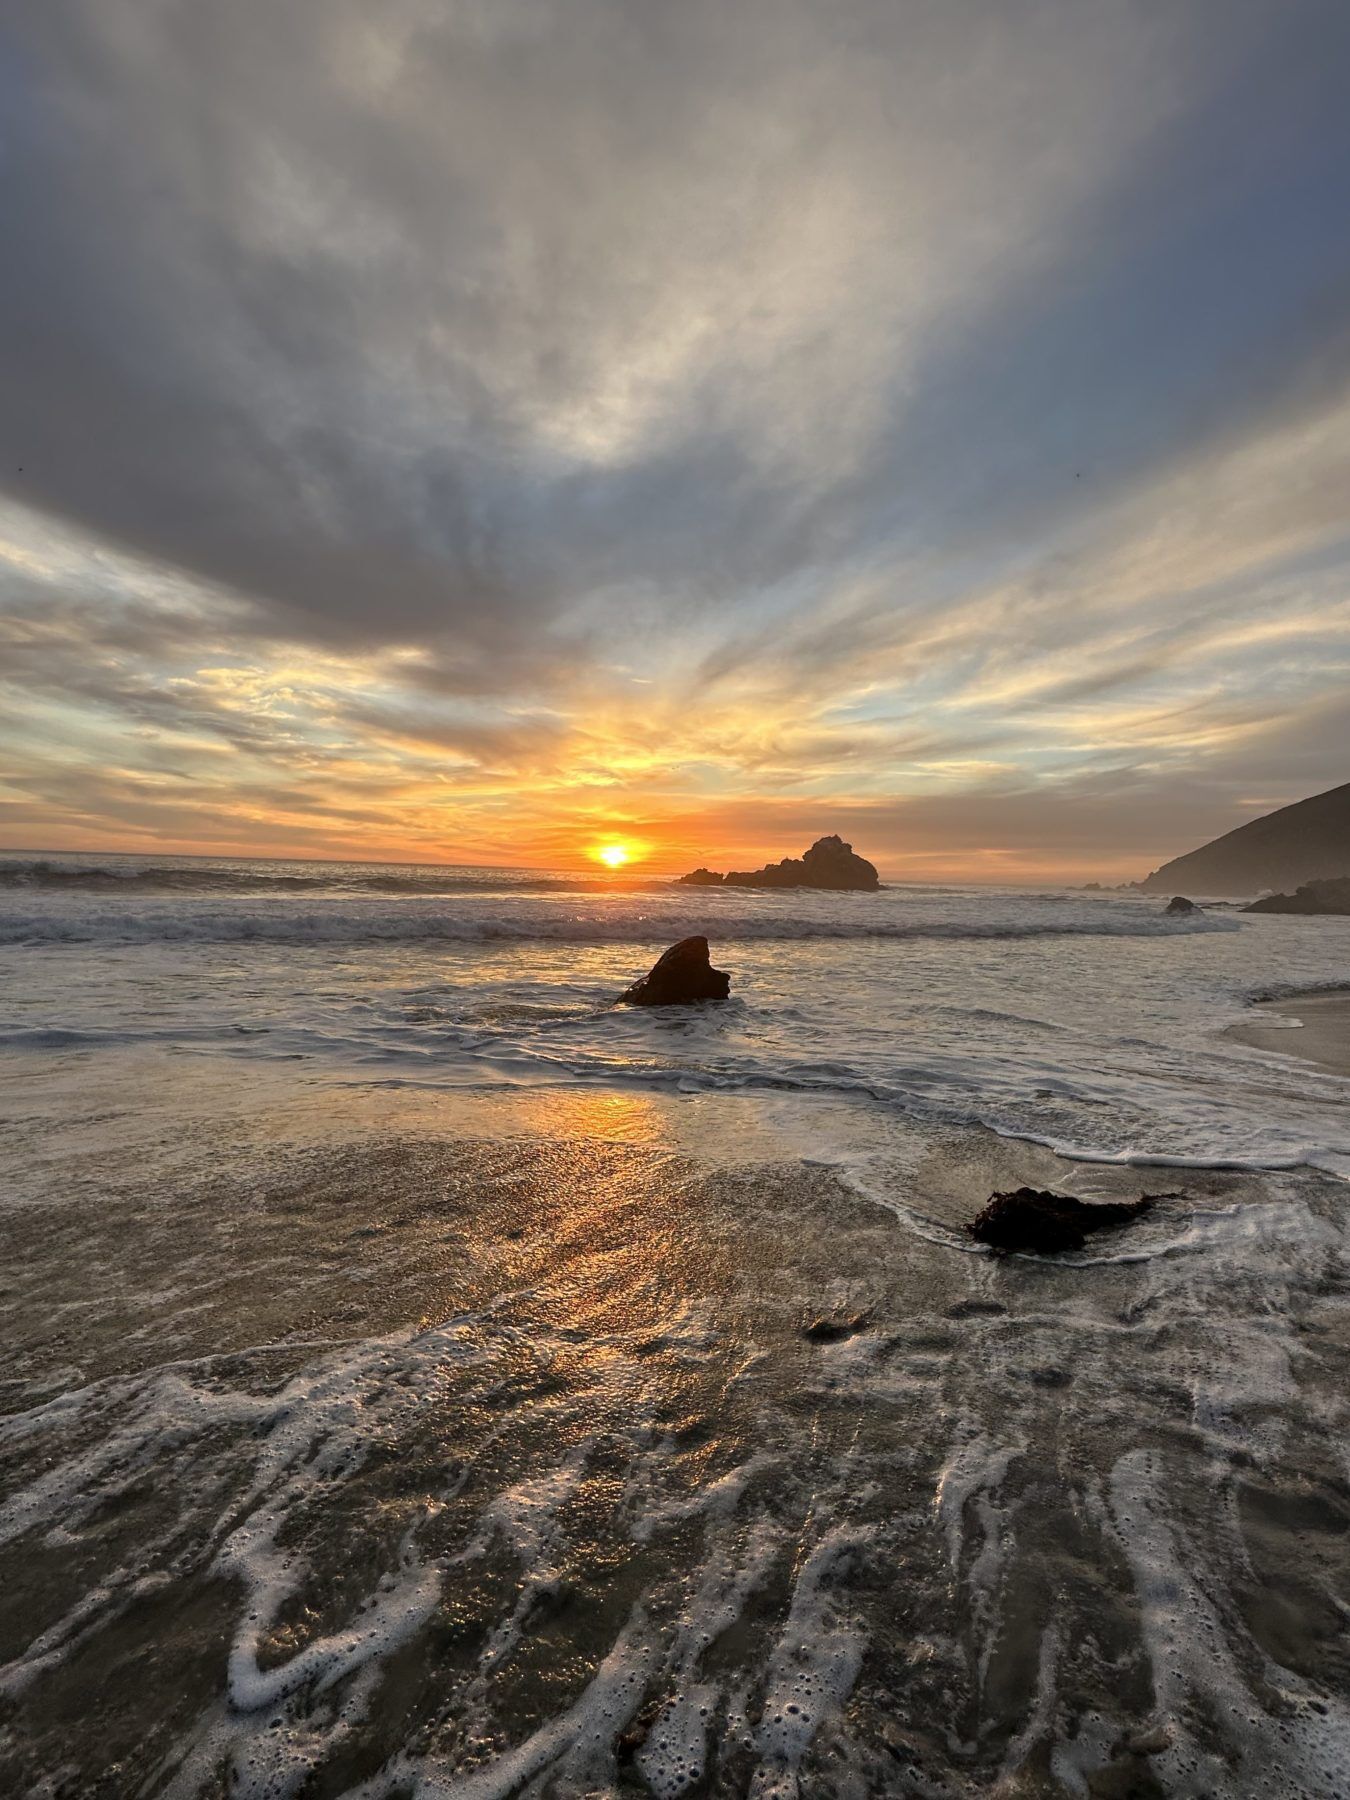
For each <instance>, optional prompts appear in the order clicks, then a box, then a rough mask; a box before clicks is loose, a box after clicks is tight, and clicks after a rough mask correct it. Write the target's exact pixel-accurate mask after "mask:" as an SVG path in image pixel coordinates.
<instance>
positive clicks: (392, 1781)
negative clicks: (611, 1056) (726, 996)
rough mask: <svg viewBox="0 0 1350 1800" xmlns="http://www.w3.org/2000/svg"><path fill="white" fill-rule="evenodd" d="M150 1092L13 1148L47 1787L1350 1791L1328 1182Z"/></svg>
mask: <svg viewBox="0 0 1350 1800" xmlns="http://www.w3.org/2000/svg"><path fill="white" fill-rule="evenodd" d="M1292 1035H1297V1034H1292ZM107 1068H109V1065H108V1064H107V1063H103V1064H100V1065H98V1066H97V1067H91V1066H90V1065H88V1064H85V1063H80V1064H78V1065H75V1064H68V1063H67V1062H66V1061H65V1059H61V1058H54V1059H52V1063H51V1064H50V1066H49V1068H48V1070H47V1072H46V1074H45V1075H44V1074H41V1073H39V1072H38V1071H37V1070H36V1069H35V1070H34V1071H33V1073H32V1074H31V1076H30V1077H29V1078H28V1079H27V1081H26V1082H25V1083H24V1084H23V1091H22V1093H16V1092H11V1093H10V1095H9V1096H8V1098H7V1100H6V1101H5V1102H3V1103H0V1142H3V1143H5V1144H6V1146H7V1148H8V1150H9V1152H10V1154H11V1157H12V1159H13V1165H14V1167H15V1170H16V1176H17V1179H16V1183H15V1187H14V1189H13V1191H12V1192H11V1193H10V1195H9V1196H8V1197H7V1199H6V1200H5V1201H4V1202H3V1210H2V1212H0V1216H3V1217H4V1219H5V1222H6V1226H7V1230H8V1244H9V1251H8V1256H9V1280H8V1282H7V1283H6V1291H5V1292H3V1293H0V1319H3V1322H4V1324H5V1328H6V1334H7V1339H8V1342H9V1343H10V1345H11V1346H12V1349H11V1353H10V1359H9V1363H8V1365H7V1368H6V1371H5V1376H6V1379H5V1381H4V1383H3V1386H0V1416H3V1426H2V1427H0V1429H3V1432H4V1434H5V1441H6V1457H7V1477H6V1485H5V1490H4V1499H3V1503H0V1595H3V1600H2V1601H0V1660H3V1662H4V1664H6V1665H7V1671H6V1679H7V1680H8V1681H9V1682H10V1687H9V1689H8V1690H7V1691H6V1692H5V1693H3V1694H0V1788H2V1789H3V1791H5V1792H11V1791H12V1792H15V1793H20V1792H37V1791H46V1789H45V1788H44V1787H43V1785H42V1784H44V1783H47V1782H48V1781H49V1778H50V1777H52V1776H53V1775H54V1774H58V1773H59V1775H60V1777H61V1779H62V1780H63V1781H65V1782H67V1783H68V1784H69V1785H70V1791H72V1792H73V1791H75V1788H76V1786H78V1787H79V1789H80V1791H90V1792H92V1791H94V1789H95V1786H96V1784H97V1782H98V1780H99V1779H100V1778H101V1777H102V1776H103V1775H104V1774H106V1771H107V1770H108V1769H109V1768H115V1769H116V1770H117V1771H118V1776H119V1778H120V1779H122V1780H123V1781H124V1782H125V1784H126V1791H131V1788H132V1786H133V1785H134V1786H135V1787H136V1789H137V1791H144V1792H151V1791H163V1787H164V1783H165V1782H166V1781H167V1780H168V1779H169V1778H172V1780H173V1783H174V1790H173V1791H176V1792H182V1793H183V1794H185V1795H186V1794H196V1793H219V1792H222V1791H224V1790H223V1787H222V1785H221V1783H222V1781H223V1779H224V1777H223V1776H222V1775H221V1771H222V1770H227V1769H228V1770H238V1771H240V1772H241V1773H240V1775H239V1778H238V1779H237V1780H235V1781H234V1783H233V1786H232V1787H231V1792H233V1793H238V1794H241V1795H244V1794H247V1795H258V1796H261V1795H263V1794H276V1793H284V1792H291V1793H297V1794H298V1793H300V1792H317V1791H324V1792H329V1793H333V1794H338V1793H347V1792H354V1791H357V1790H358V1789H359V1791H360V1792H361V1793H362V1794H366V1795H371V1796H379V1800H393V1797H394V1796H395V1795H402V1794H404V1793H410V1792H414V1791H415V1792H417V1793H419V1794H425V1795H431V1794H439V1793H449V1792H455V1793H459V1792H463V1793H472V1794H475V1795H478V1794H484V1795H487V1794H491V1795H494V1796H497V1795H500V1796H505V1795H506V1794H508V1793H515V1792H520V1791H528V1792H537V1791H540V1789H539V1787H538V1786H537V1785H533V1784H534V1783H537V1782H541V1781H542V1782H547V1789H546V1791H547V1792H548V1793H549V1794H550V1795H552V1796H558V1797H564V1796H566V1797H573V1796H578V1797H579V1796H582V1795H586V1794H593V1793H597V1792H603V1793H614V1794H618V1793H624V1794H632V1795H634V1796H640V1795H642V1794H648V1795H656V1796H664V1795H669V1796H682V1795H683V1794H685V1793H686V1792H690V1793H693V1792H702V1793H708V1794H726V1795H731V1794H743V1793H747V1792H749V1793H753V1794H756V1795H769V1794H775V1795H789V1794H791V1795H799V1796H803V1797H804V1796H806V1795H816V1794H819V1795H821V1796H827V1795H833V1796H836V1797H842V1796H845V1795H847V1796H850V1797H851V1796H858V1797H866V1796H874V1795H875V1796H878V1797H880V1796H889V1795H894V1794H898V1793H902V1792H905V1793H914V1794H926V1795H932V1796H937V1795H948V1794H954V1793H973V1792H986V1791H989V1790H990V1789H991V1788H992V1787H993V1786H994V1785H995V1784H997V1783H1003V1784H1004V1786H1005V1791H1008V1792H1012V1791H1014V1785H1013V1784H1015V1791H1017V1792H1019V1793H1022V1794H1027V1795H1031V1794H1035V1795H1041V1794H1045V1795H1061V1794H1062V1795H1065V1796H1068V1795H1070V1794H1073V1795H1078V1794H1082V1793H1085V1792H1089V1791H1091V1792H1095V1793H1098V1794H1102V1795H1108V1794H1116V1795H1120V1794H1126V1793H1129V1794H1141V1795H1145V1794H1153V1795H1158V1794H1162V1793H1169V1792H1186V1791H1192V1792H1194V1791H1204V1792H1207V1793H1214V1794H1216V1795H1217V1794H1229V1793H1232V1794H1236V1793H1241V1792H1256V1791H1264V1792H1277V1793H1278V1792H1290V1793H1292V1792H1302V1793H1306V1794H1312V1793H1330V1792H1332V1791H1335V1781H1336V1779H1337V1771H1338V1769H1339V1767H1340V1765H1339V1764H1337V1763H1336V1762H1335V1757H1336V1755H1337V1749H1336V1745H1337V1744H1338V1743H1339V1742H1340V1741H1342V1740H1341V1739H1340V1738H1338V1737H1336V1735H1335V1734H1336V1733H1341V1732H1343V1731H1344V1730H1345V1728H1346V1724H1347V1721H1350V1668H1347V1665H1346V1662H1345V1659H1344V1656H1343V1654H1342V1653H1341V1652H1340V1651H1339V1650H1338V1649H1337V1648H1336V1647H1335V1646H1336V1645H1337V1643H1338V1642H1339V1636H1340V1633H1341V1621H1342V1619H1343V1616H1344V1607H1345V1605H1346V1603H1347V1599H1348V1598H1350V1592H1348V1591H1347V1588H1346V1582H1345V1565H1344V1557H1343V1554H1342V1546H1343V1542H1344V1534H1345V1529H1346V1522H1347V1507H1346V1499H1345V1489H1344V1471H1343V1467H1342V1465H1341V1463H1340V1461H1339V1458H1338V1456H1337V1454H1336V1451H1337V1447H1338V1445H1339V1443H1340V1441H1341V1440H1342V1437H1343V1434H1344V1430H1345V1428H1346V1424H1347V1420H1346V1415H1345V1405H1344V1398H1343V1396H1344V1395H1345V1393H1347V1392H1350V1379H1348V1378H1350V1360H1347V1359H1348V1358H1350V1335H1348V1334H1347V1314H1346V1309H1345V1304H1344V1299H1343V1295H1342V1292H1341V1289H1340V1287H1339V1286H1338V1285H1337V1284H1336V1283H1334V1282H1329V1281H1328V1279H1327V1276H1328V1269H1329V1266H1330V1265H1329V1262H1328V1258H1329V1257H1330V1258H1333V1259H1339V1258H1340V1257H1341V1255H1342V1254H1343V1239H1344V1219H1343V1215H1344V1201H1343V1189H1342V1188H1341V1186H1340V1184H1338V1183H1336V1182H1333V1181H1332V1180H1331V1179H1330V1178H1325V1177H1322V1176H1319V1175H1318V1174H1317V1173H1316V1172H1315V1171H1307V1170H1305V1171H1297V1172H1293V1173H1289V1174H1278V1173H1275V1174H1269V1175H1261V1176H1254V1175H1248V1176H1243V1175H1239V1174H1236V1173H1233V1172H1231V1171H1228V1172H1226V1171H1218V1170H1215V1171H1203V1170H1193V1169H1188V1170H1185V1171H1177V1170H1165V1171H1164V1170H1156V1169H1155V1170H1144V1169H1121V1168H1109V1167H1103V1166H1100V1165H1085V1164H1074V1163H1068V1162H1061V1161H1059V1160H1057V1159H1055V1158H1054V1157H1052V1156H1051V1155H1050V1153H1049V1152H1047V1151H1044V1150H1039V1149H1036V1148H1035V1147H1032V1146H1027V1145H1021V1144H1009V1143H1005V1142H1003V1141H1001V1140H999V1139H997V1138H994V1137H992V1136H991V1135H990V1134H989V1133H987V1132H983V1131H979V1130H970V1129H965V1128H954V1127H948V1128H935V1127H932V1126H928V1125H923V1124H920V1123H918V1122H914V1121H906V1120H903V1119H895V1118H889V1117H887V1116H886V1115H884V1114H882V1113H880V1112H879V1111H878V1110H877V1109H869V1108H853V1109H841V1108H839V1107H837V1106H834V1105H813V1104H811V1103H810V1102H808V1101H805V1100H803V1098H802V1097H801V1096H798V1095H792V1096H776V1097H769V1098H767V1099H765V1098H751V1097H717V1098H712V1097H692V1098H687V1099H685V1098H674V1097H664V1098H653V1097H650V1096H645V1095H635V1094H624V1093H620V1092H617V1091H606V1090H602V1089H589V1090H564V1089H559V1090H554V1091H549V1092H542V1093H530V1092H522V1091H513V1090H505V1091H502V1092H499V1093H493V1094H489V1095H477V1096H467V1095H466V1096H459V1097H455V1096H447V1095H444V1094H433V1095H426V1094H419V1093H417V1092H416V1091H410V1092H399V1091H398V1090H391V1089H383V1090H380V1091H379V1092H371V1093H368V1094H365V1095H362V1094H361V1093H360V1091H359V1090H355V1089H350V1088H347V1089H344V1090H342V1094H341V1104H340V1105H338V1104H336V1094H335V1090H334V1089H332V1088H331V1087H329V1088H325V1087H324V1086H323V1085H322V1084H307V1083H304V1082H297V1083H296V1085H295V1086H294V1087H293V1088H291V1089H289V1090H288V1091H286V1092H282V1091H280V1090H279V1089H278V1088H277V1087H276V1086H275V1085H274V1084H270V1083H261V1082H258V1081H256V1080H255V1079H254V1078H253V1076H252V1074H251V1072H250V1071H249V1070H248V1069H247V1068H245V1067H243V1066H242V1065H239V1066H236V1065H230V1066H229V1067H225V1066H218V1067H216V1068H215V1069H213V1070H212V1075H213V1080H212V1082H211V1084H210V1086H209V1088H208V1087H206V1086H204V1084H203V1083H202V1081H201V1076H200V1071H199V1070H197V1069H194V1068H193V1067H190V1066H188V1065H186V1064H185V1063H183V1062H180V1063H179V1064H178V1065H174V1064H173V1063H171V1062H168V1061H164V1062H156V1063H155V1064H154V1066H153V1067H152V1066H150V1065H149V1064H147V1065H146V1066H145V1067H144V1068H143V1069H141V1070H138V1072H137V1074H136V1076H135V1078H134V1079H131V1080H127V1079H126V1078H125V1077H121V1078H119V1079H118V1080H116V1081H112V1080H109V1081H108V1082H107V1083H105V1082H104V1081H103V1080H102V1078H101V1075H100V1071H101V1070H103V1069H107ZM179 1081H181V1083H182V1084H183V1085H182V1089H181V1091H179V1090H176V1088H175V1082H179ZM72 1084H74V1088H73V1089H72ZM189 1100H191V1101H192V1104H193V1105H194V1106H195V1109H196V1110H195V1112H193V1113H191V1114H189V1113H188V1111H187V1110H186V1109H187V1106H188V1102H189ZM58 1119H59V1120H60V1121H61V1123H62V1125H63V1129H62V1130H61V1131H60V1132H59V1133H58V1132H57V1131H56V1130H55V1129H54V1127H55V1125H56V1123H57V1121H58ZM189 1119H190V1127H191V1128H190V1129H187V1128H186V1127H185V1121H187V1120H189ZM171 1125H173V1126H174V1127H175V1128H173V1129H170V1126H171ZM807 1144H809V1145H810V1146H811V1149H812V1154H811V1155H809V1156H803V1154H802V1146H803V1145H807ZM826 1144H829V1145H831V1146H833V1147H834V1148H835V1149H836V1150H837V1151H839V1152H841V1153H842V1154H843V1158H844V1161H843V1163H836V1164H833V1165H831V1163H830V1162H828V1161H827V1160H826V1159H825V1158H824V1157H823V1156H822V1155H821V1150H822V1147H823V1146H824V1145H826ZM1020 1181H1033V1182H1038V1183H1043V1182H1054V1183H1055V1184H1056V1185H1059V1186H1062V1187H1064V1188H1066V1189H1068V1190H1069V1191H1071V1192H1075V1193H1078V1194H1081V1195H1083V1196H1085V1197H1091V1198H1102V1199H1106V1198H1113V1197H1118V1196H1120V1195H1122V1194H1127V1193H1137V1192H1138V1191H1140V1189H1142V1188H1146V1187H1148V1188H1153V1189H1155V1190H1156V1189H1159V1188H1166V1189H1168V1190H1172V1192H1171V1195H1170V1197H1169V1198H1167V1199H1165V1200H1163V1201H1161V1202H1160V1203H1159V1205H1158V1207H1157V1209H1156V1210H1155V1212H1154V1213H1153V1214H1151V1215H1150V1216H1149V1218H1148V1219H1146V1220H1144V1221H1141V1222H1140V1223H1139V1225H1138V1226H1136V1227H1131V1228H1129V1230H1128V1231H1126V1232H1122V1233H1120V1234H1118V1235H1116V1234H1104V1235H1103V1237H1102V1239H1101V1240H1099V1241H1097V1242H1095V1243H1094V1245H1093V1247H1092V1250H1091V1252H1090V1254H1088V1255H1086V1256H1084V1257H1080V1258H1070V1259H1067V1260H1064V1261H1061V1262H1058V1263H1050V1262H1036V1261H1031V1260H1027V1259H1023V1258H1010V1259H1006V1260H1000V1259H997V1258H995V1257H992V1256H990V1255H988V1254H986V1253H984V1252H983V1251H981V1250H979V1249H978V1248H977V1247H976V1246H974V1245H973V1244H971V1243H970V1241H969V1239H968V1238H967V1237H966V1235H965V1233H964V1230H963V1229H962V1228H963V1225H964V1222H965V1221H966V1219H968V1218H969V1217H970V1216H971V1213H972V1212H973V1211H974V1210H975V1209H976V1208H977V1207H978V1205H979V1204H981V1203H982V1202H983V1200H984V1199H985V1197H986V1196H987V1194H988V1192H989V1190H990V1188H991V1187H994V1186H1009V1185H1015V1184H1016V1183H1018V1182H1020ZM1272 1296H1274V1297H1275V1300H1276V1301H1277V1302H1278V1304H1277V1306H1275V1307H1272ZM821 1320H824V1321H826V1322H827V1326H828V1328H827V1329H825V1330H823V1331H822V1330H820V1329H819V1328H818V1327H817V1324H816V1322H818V1321H821ZM1309 1344H1311V1345H1315V1346H1316V1355H1308V1354H1306V1346H1307V1345H1309ZM1216 1493H1222V1494H1224V1495H1227V1496H1229V1498H1228V1499H1227V1500H1226V1501H1225V1503H1224V1506H1223V1508H1222V1509H1221V1511H1220V1512H1219V1513H1218V1514H1217V1515H1216V1510H1215V1500H1214V1496H1215V1494H1216ZM72 1545H74V1546H76V1547H77V1548H78V1556H75V1555H72V1550H71V1546H72ZM1176 1596H1181V1599H1182V1602H1183V1604H1178V1601H1177V1599H1176ZM1277 1680H1278V1689H1277V1687H1276V1682H1277ZM92 1691H97V1692H98V1694H99V1695H100V1697H101V1698H100V1702H99V1704H98V1705H96V1706H91V1705H90V1704H89V1703H88V1695H89V1694H90V1692H92ZM1289 1694H1294V1695H1296V1696H1297V1697H1298V1699H1299V1710H1298V1711H1296V1712H1292V1711H1291V1710H1290V1703H1289V1701H1288V1698H1287V1696H1288V1695H1289ZM315 1769H318V1770H320V1771H321V1775H322V1781H323V1784H324V1785H323V1788H322V1790H320V1789H319V1788H318V1787H316V1786H314V1785H313V1783H312V1781H311V1773H312V1771H314V1770H315ZM419 1782H421V1785H418V1783H419ZM306 1783H309V1785H305V1784H306ZM1282 1783H1283V1784H1284V1785H1281V1784H1282Z"/></svg>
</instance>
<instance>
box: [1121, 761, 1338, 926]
mask: <svg viewBox="0 0 1350 1800" xmlns="http://www.w3.org/2000/svg"><path fill="white" fill-rule="evenodd" d="M1332 877H1350V782H1347V783H1346V784H1345V785H1344V786H1343V787H1336V788H1329V789H1328V790H1327V792H1326V793H1324V794H1314V795H1312V797H1311V798H1310V799H1308V800H1298V801H1296V802H1295V803H1294V804H1293V805H1292V806H1282V807H1280V809H1279V810H1278V812H1272V813H1265V814H1263V815H1262V817H1261V818H1259V819H1252V820H1251V821H1250V822H1249V823H1248V824H1246V825H1239V826H1238V828H1237V830H1236V831H1229V832H1225V834H1224V835H1223V837H1219V838H1215V839H1214V841H1213V842H1212V843H1209V844H1202V845H1201V847H1200V848H1199V849H1198V850H1190V851H1188V852H1187V853H1186V855H1185V856H1178V857H1174V858H1173V860H1172V861H1171V862H1169V863H1164V864H1163V866H1162V867H1161V868H1160V869H1155V870H1154V872H1153V873H1152V874H1151V875H1148V876H1145V878H1144V880H1143V881H1141V882H1140V883H1139V886H1140V888H1141V889H1142V890H1143V891H1144V892H1145V893H1154V894H1156V893H1173V894H1176V893H1192V894H1259V893H1260V892H1261V890H1262V889H1263V888H1285V889H1290V888H1295V887H1298V886H1300V885H1301V884H1302V883H1304V882H1319V881H1325V880H1327V879H1329V878H1332ZM1270 910H1271V911H1275V910H1280V911H1291V912H1304V911H1309V912H1311V911H1323V910H1326V909H1324V908H1319V907H1285V908H1279V909H1276V908H1271V909H1270Z"/></svg>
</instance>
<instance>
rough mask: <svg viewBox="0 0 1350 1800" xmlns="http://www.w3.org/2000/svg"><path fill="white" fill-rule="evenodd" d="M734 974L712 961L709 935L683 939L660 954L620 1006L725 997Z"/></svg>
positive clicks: (680, 1003) (682, 1003) (674, 1003)
mask: <svg viewBox="0 0 1350 1800" xmlns="http://www.w3.org/2000/svg"><path fill="white" fill-rule="evenodd" d="M730 992H731V977H730V975H728V974H727V973H726V971H725V970H724V969H714V968H713V967H712V965H711V963H710V962H709V961H708V940H707V938H705V937H687V938H681V939H680V941H679V943H678V944H672V945H671V946H670V948H669V950H667V951H665V952H664V954H662V955H661V956H659V957H658V958H657V960H656V962H655V963H654V964H653V965H652V967H651V969H650V970H649V971H648V973H647V974H646V975H644V976H643V977H642V979H641V981H635V982H634V983H633V985H632V987H630V988H626V989H625V990H624V992H623V993H622V994H620V995H619V999H618V1004H619V1005H620V1006H687V1005H689V1003H690V1002H691V1001H694V1000H725V999H726V997H727V995H728V994H729V993H730Z"/></svg>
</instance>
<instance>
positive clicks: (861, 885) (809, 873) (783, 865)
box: [680, 834, 881, 893]
mask: <svg viewBox="0 0 1350 1800" xmlns="http://www.w3.org/2000/svg"><path fill="white" fill-rule="evenodd" d="M680 880H681V881H682V882H684V883H685V884H686V885H688V886H692V887H715V886H722V887H748V888H828V889H830V890H832V891H834V892H839V893H845V892H850V891H854V892H859V893H874V892H875V891H876V890H877V888H879V887H880V886H881V880H880V877H879V876H878V875H877V872H876V869H875V868H874V867H873V866H872V864H871V863H870V862H868V860H867V858H866V857H864V856H857V855H855V854H854V850H853V846H852V844H846V843H845V842H844V840H843V838H841V837H839V836H837V835H833V834H832V835H831V836H830V837H823V838H817V839H816V841H815V843H814V844H812V846H811V848H810V849H809V850H807V851H806V852H805V853H804V854H803V855H801V856H785V857H784V858H783V860H782V861H781V862H776V863H768V864H766V866H765V867H764V868H762V869H749V870H732V872H731V873H730V874H729V875H719V874H717V873H716V872H715V871H714V870H712V869H695V870H694V872H693V874H692V875H681V876H680Z"/></svg>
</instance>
